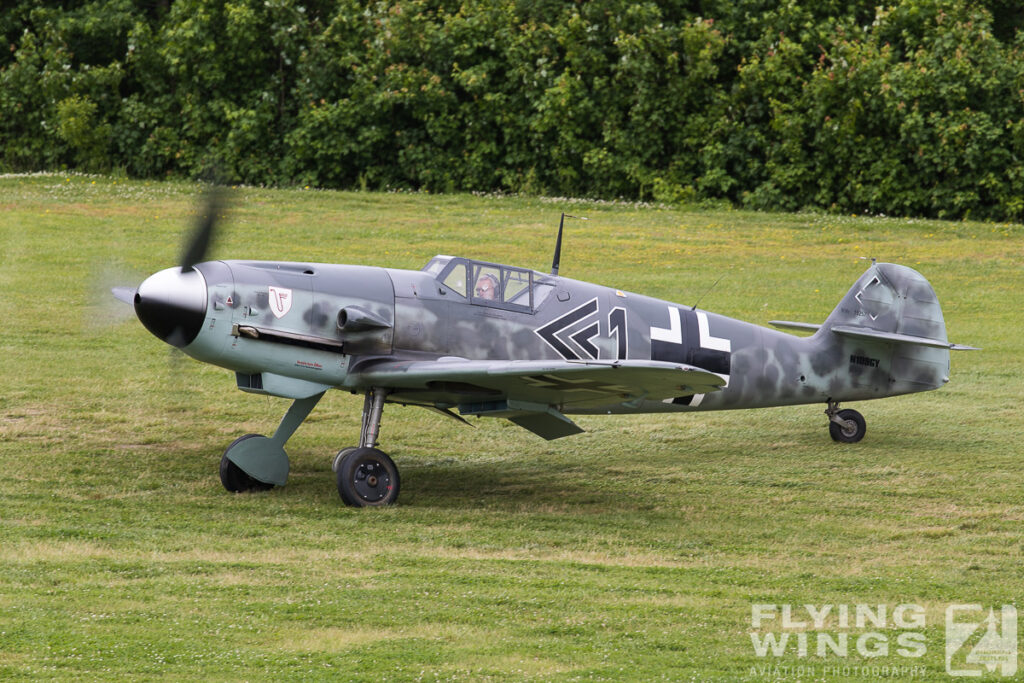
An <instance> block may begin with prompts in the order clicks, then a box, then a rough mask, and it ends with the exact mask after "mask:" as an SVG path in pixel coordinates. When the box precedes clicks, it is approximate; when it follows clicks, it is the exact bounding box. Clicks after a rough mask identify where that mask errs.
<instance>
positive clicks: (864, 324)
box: [114, 206, 970, 506]
mask: <svg viewBox="0 0 1024 683" xmlns="http://www.w3.org/2000/svg"><path fill="white" fill-rule="evenodd" d="M216 211H217V209H216V206H210V207H208V211H207V214H208V215H207V216H206V218H205V219H204V222H202V223H201V224H200V226H199V228H198V229H197V230H196V233H195V236H194V237H193V239H192V241H191V243H190V244H188V245H187V248H186V249H185V253H184V256H183V258H182V262H181V265H180V266H175V267H173V268H168V269H166V270H162V271H160V272H158V273H156V274H155V275H152V276H150V277H149V278H148V279H146V280H145V281H144V282H143V283H142V284H141V285H139V287H138V288H137V289H127V288H115V290H114V294H115V295H116V296H117V297H118V298H119V299H121V300H123V301H125V302H127V303H130V304H131V305H132V306H133V307H134V310H135V313H136V315H137V316H138V318H139V320H140V321H141V322H142V324H143V325H145V327H146V328H147V329H148V330H149V331H150V332H152V333H153V334H154V335H155V336H157V337H159V338H160V339H162V340H163V341H165V342H167V343H168V344H171V345H173V346H175V347H178V348H180V349H181V350H182V351H184V352H185V353H186V354H188V355H189V356H191V357H193V358H195V359H197V360H200V361H203V362H206V363H213V364H214V365H218V366H221V367H224V368H227V369H229V370H232V371H234V373H235V378H236V381H237V385H238V388H239V389H241V390H242V391H247V392H250V393H255V394H268V395H271V396H280V397H283V398H289V399H292V400H293V401H294V402H293V403H292V404H291V407H290V408H289V409H288V411H287V413H286V414H285V416H284V418H283V419H282V420H281V423H280V426H278V428H277V430H276V431H275V432H274V434H273V436H270V437H266V436H260V435H256V434H247V435H245V436H242V437H240V438H238V439H236V440H235V441H234V443H232V444H231V445H230V446H228V448H227V450H226V451H225V453H224V456H223V458H222V459H221V464H220V477H221V481H222V483H223V484H224V487H225V488H226V489H228V490H229V491H235V492H241V491H250V490H265V489H269V488H272V487H273V486H281V485H283V484H285V482H286V481H287V478H288V470H289V462H288V455H287V454H286V453H285V450H284V446H285V443H286V442H287V441H288V439H289V438H290V437H291V436H292V434H293V433H294V432H295V430H296V429H297V428H298V427H299V425H300V424H301V423H302V421H303V420H304V419H305V418H306V417H307V416H308V415H309V413H310V411H312V410H313V408H314V406H316V404H317V402H318V401H319V400H320V398H321V397H322V396H323V395H324V393H325V392H326V391H327V390H328V389H332V388H333V389H342V390H345V391H350V392H352V393H359V394H362V395H364V396H365V402H364V407H363V415H362V430H361V433H360V436H359V443H358V444H357V445H355V446H354V447H350V448H345V449H343V450H341V451H340V452H339V453H338V454H337V456H336V457H335V459H334V471H335V472H336V477H337V487H338V493H339V494H340V495H341V499H342V500H343V501H344V502H345V503H346V504H348V505H352V506H376V505H388V504H391V503H394V502H395V501H396V499H397V498H398V493H399V474H398V468H397V467H396V466H395V463H394V462H393V461H392V459H391V458H390V457H388V455H387V454H385V453H384V452H382V451H381V450H379V449H378V448H377V442H378V437H379V434H380V423H381V414H382V413H383V410H384V405H385V404H386V403H398V404H402V405H414V406H422V407H424V408H429V409H431V410H433V411H437V412H440V413H442V414H445V415H448V416H451V417H453V418H455V419H458V420H463V421H464V419H463V418H462V417H461V416H464V415H477V416H482V417H499V418H505V419H507V420H510V421H511V422H513V423H515V424H517V425H519V426H520V427H523V428H524V429H527V430H529V431H531V432H533V433H534V434H536V435H538V436H540V437H542V438H545V439H558V438H561V437H563V436H570V435H572V434H577V433H579V432H581V431H582V430H581V429H580V428H579V427H578V426H577V425H576V423H575V422H573V421H572V420H571V419H570V418H569V417H568V415H571V414H628V413H669V412H680V413H685V412H691V411H704V410H729V409H739V408H764V407H768V406H784V405H796V404H810V403H821V404H824V405H825V406H826V410H825V413H826V414H827V415H828V420H829V422H828V427H829V433H830V434H831V436H832V438H833V439H834V440H836V441H843V442H856V441H859V440H860V439H861V438H862V437H863V436H864V432H865V423H864V418H863V417H862V416H861V415H860V413H858V412H857V411H854V410H840V408H839V404H840V402H843V401H859V400H865V399H875V398H883V397H887V396H895V395H898V394H909V393H913V392H918V391H928V390H931V389H938V388H939V387H941V386H942V385H944V384H945V383H946V382H948V381H949V356H950V354H949V352H950V350H951V349H961V348H970V347H962V346H958V345H955V344H950V343H949V342H948V341H947V339H946V328H945V323H944V321H943V318H942V311H941V310H940V308H939V302H938V300H937V299H936V296H935V292H934V291H933V290H932V287H931V286H930V285H929V284H928V281H927V280H925V278H924V277H922V276H921V275H920V274H919V273H917V272H916V271H914V270H912V269H910V268H907V267H905V266H900V265H895V264H890V263H874V262H872V264H871V266H870V267H869V268H868V269H867V271H866V272H865V273H864V274H863V275H862V276H861V277H860V278H859V279H858V280H857V282H856V283H855V284H854V285H853V287H852V288H851V289H850V291H849V292H848V293H847V294H846V296H844V297H843V298H842V300H841V301H840V302H839V305H838V306H836V308H835V310H834V311H833V312H832V314H831V315H829V316H828V318H827V319H826V320H825V322H823V323H822V324H820V325H810V324H806V323H794V322H779V321H777V322H774V323H773V324H774V325H776V326H778V327H783V328H795V329H799V330H806V331H812V332H813V335H811V336H809V337H798V336H794V335H791V334H788V333H785V332H779V331H775V330H771V329H768V328H764V327H759V326H757V325H752V324H749V323H745V322H741V321H739V320H734V319H732V318H728V317H725V316H721V315H716V314H714V313H711V312H708V311H704V310H701V309H699V308H697V307H696V306H684V305H680V304H677V303H673V302H671V301H662V300H660V299H655V298H652V297H648V296H643V295H641V294H633V293H631V292H626V291H623V290H619V289H614V288H610V287H605V286H602V285H596V284H591V283H588V282H580V281H577V280H571V279H569V278H565V277H561V276H559V275H558V261H559V252H560V248H561V239H562V225H561V224H560V225H559V230H558V241H557V243H556V248H555V261H554V264H553V267H552V272H550V273H541V272H537V271H534V270H531V269H529V268H521V267H517V266H511V265H505V264H500V263H492V262H486V261H478V260H474V259H467V258H459V257H455V256H436V257H434V258H433V259H432V260H431V261H430V262H429V263H428V264H427V265H426V266H425V267H424V268H423V269H422V270H398V269H394V268H380V267H370V266H353V265H334V264H324V263H289V262H277V261H203V258H204V254H205V252H206V250H207V246H208V244H209V240H210V235H211V233H212V230H213V223H214V217H215V215H216ZM563 220H564V215H563Z"/></svg>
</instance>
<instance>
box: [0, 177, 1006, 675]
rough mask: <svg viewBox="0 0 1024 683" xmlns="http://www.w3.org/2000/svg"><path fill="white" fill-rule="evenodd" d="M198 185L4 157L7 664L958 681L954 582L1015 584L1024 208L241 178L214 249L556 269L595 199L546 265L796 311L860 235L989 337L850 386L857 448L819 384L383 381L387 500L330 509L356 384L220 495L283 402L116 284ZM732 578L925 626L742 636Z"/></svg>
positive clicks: (174, 255) (763, 313) (172, 254)
mask: <svg viewBox="0 0 1024 683" xmlns="http://www.w3.org/2000/svg"><path fill="white" fill-rule="evenodd" d="M197 192H198V190H197V188H196V187H195V186H193V185H190V184H176V183H143V182H134V181H126V180H124V179H112V178H93V177H86V176H63V175H52V176H38V177H30V178H24V177H22V178H0V320H3V330H2V334H0V353H2V357H3V362H2V365H0V387H2V391H0V677H2V678H21V679H83V678H84V679H114V678H124V677H129V676H134V677H138V678H145V679H156V680H160V679H180V678H191V679H200V678H201V679H209V680H243V679H249V680H267V679H274V680H289V679H292V680H299V679H303V680H304V679H308V678H325V679H328V678H333V679H343V680H366V681H371V680H385V679H386V680H448V679H458V680H486V679H500V680H530V679H535V680H578V679H587V680H589V679H596V680H657V679H667V680H742V679H747V680H779V679H786V680H789V679H791V678H795V677H797V674H796V673H794V671H792V670H790V671H789V672H787V671H786V670H781V673H779V672H778V671H777V672H776V674H775V675H767V676H766V675H765V674H764V673H763V671H761V670H758V669H756V667H763V666H764V665H765V664H771V665H780V666H798V665H803V666H816V667H817V674H815V675H812V676H801V678H805V679H806V678H826V679H827V680H846V679H851V680H862V677H861V676H860V675H859V674H856V673H852V674H850V673H848V674H847V675H843V674H838V675H834V676H833V675H826V674H825V673H823V669H822V667H823V666H824V665H840V666H841V665H865V664H866V665H876V666H877V665H889V666H908V665H912V666H919V667H923V672H924V676H923V678H924V679H927V680H948V676H947V675H946V673H945V668H944V661H943V642H944V641H943V630H944V623H943V615H944V610H945V608H946V607H947V606H948V605H949V604H951V603H971V602H978V603H982V604H984V605H992V606H996V607H998V606H1000V605H1002V604H1004V603H1005V604H1016V605H1018V607H1019V606H1020V604H1019V603H1020V600H1019V598H1020V597H1021V585H1022V579H1024V569H1022V567H1021V563H1020V557H1021V556H1022V553H1024V536H1022V534H1021V531H1020V529H1021V522H1022V521H1024V496H1022V484H1024V475H1022V474H1021V466H1020V465H1021V463H1020V458H1021V446H1020V444H1021V443H1022V441H1024V429H1022V420H1021V417H1020V415H1021V410H1022V408H1024V389H1022V383H1021V378H1022V371H1024V354H1022V351H1024V342H1022V340H1021V308H1020V304H1019V301H1018V297H1019V293H1020V292H1021V291H1022V289H1024V271H1022V267H1021V263H1022V262H1024V260H1022V257H1024V246H1022V244H1024V243H1022V234H1024V233H1022V229H1021V226H1018V225H1004V224H985V223H941V222H929V221H915V220H901V219H889V218H878V217H854V216H830V215H817V214H799V215H773V214H757V213H741V212H731V211H720V210H698V209H693V210H675V209H667V208H663V207H648V206H631V205H612V204H596V203H583V204H579V203H574V202H570V201H568V200H561V201H559V200H545V199H522V198H502V197H472V196H431V195H408V194H360V193H335V192H318V191H304V190H257V189H248V188H247V189H239V190H237V191H236V192H235V194H234V201H233V205H232V206H231V208H230V210H229V211H228V212H227V213H226V215H225V218H224V226H223V227H224V230H223V232H222V234H221V235H220V238H219V241H218V242H217V244H216V245H215V247H214V249H215V255H217V256H221V257H225V258H228V257H231V258H264V259H291V260H309V261H322V262H342V263H365V264H380V265H388V266H393V267H406V268H419V267H421V266H422V265H423V264H424V263H426V261H427V260H429V258H430V257H431V256H433V255H434V254H436V253H449V254H452V253H454V254H460V255H465V256H471V257H479V258H486V259H489V260H496V261H503V262H510V263H515V264H518V265H524V266H530V267H534V268H537V269H540V270H546V269H547V268H548V267H549V265H548V264H549V263H550V257H551V247H552V243H553V237H554V231H555V228H556V226H557V219H558V214H559V212H560V211H562V210H567V211H570V212H571V213H577V214H582V215H585V216H587V217H589V218H590V221H589V222H587V223H578V222H576V223H571V224H568V226H567V228H568V229H567V236H566V241H565V248H564V251H563V259H562V271H561V272H562V274H563V275H567V276H569V277H574V278H578V279H583V280H590V281H597V282H601V283H604V284H608V285H611V286H615V287H618V288H621V289H625V290H631V291H637V292H642V293H645V294H651V295H654V296H659V297H663V298H667V299H671V300H675V301H679V302H682V303H692V302H693V301H695V300H696V299H697V298H698V297H701V296H702V297H703V299H702V302H701V305H702V307H705V308H708V309H711V310H714V311H716V312H720V313H724V314H727V315H732V316H735V317H739V318H743V319H746V320H750V321H753V322H757V323H765V322H767V321H768V320H770V319H773V318H782V319H791V320H806V321H810V322H817V321H820V320H822V319H823V318H824V317H825V315H827V313H828V312H829V311H830V310H831V308H832V307H833V306H834V305H835V303H836V302H837V301H838V299H839V298H840V297H841V296H842V294H843V293H845V291H846V290H847V289H848V287H849V286H850V285H851V284H852V283H853V281H854V280H855V279H856V278H857V276H858V275H859V274H860V273H861V272H862V271H863V269H864V267H865V266H866V263H865V262H864V261H861V260H860V258H861V257H877V258H879V259H880V260H888V261H896V262H901V263H904V264H906V265H910V266H912V267H915V268H917V269H918V270H920V271H921V272H922V273H923V274H924V275H925V276H926V277H928V278H929V279H930V280H931V282H932V284H933V285H934V286H935V289H936V291H937V293H938V295H939V298H940V300H941V301H942V303H943V308H944V312H945V315H946V319H947V326H948V328H949V333H950V338H951V339H952V340H954V341H958V342H963V343H969V344H974V345H977V346H981V347H984V351H982V352H978V353H971V354H957V355H956V356H955V357H954V359H953V363H954V365H953V373H952V378H953V379H952V382H951V383H950V385H949V386H947V387H945V388H944V389H942V390H940V391H937V392H932V393H929V394H923V395H918V396H910V397H902V398H896V399H890V400H887V401H877V402H871V403H864V404H861V405H858V406H857V407H858V409H860V410H861V411H862V412H863V413H864V414H865V416H866V418H867V420H868V436H867V437H866V438H865V440H864V441H863V442H862V443H860V444H858V445H855V446H840V445H837V444H834V443H832V442H831V441H830V440H829V439H828V436H827V432H826V428H825V421H824V417H823V416H822V414H821V409H822V407H820V406H806V407H797V408H786V409H772V410H764V411H745V412H735V413H709V414H693V415H678V416H633V417H607V418H602V417H581V418H579V422H580V424H581V425H582V426H583V427H584V428H586V429H587V430H588V431H587V433H586V434H582V435H579V436H576V437H572V438H569V439H564V440H560V441H555V442H544V441H541V440H539V439H537V438H536V437H534V436H532V435H530V434H529V433H527V432H525V431H522V430H520V429H518V428H516V427H514V426H512V425H510V424H508V423H505V422H498V421H486V420H485V421H479V422H478V423H476V424H477V426H476V428H475V429H469V428H466V427H464V426H461V425H458V424H456V423H454V422H451V421H446V420H443V419H441V418H440V417H438V416H435V415H432V414H429V413H427V412H419V411H416V410H414V409H411V408H405V409H403V408H397V407H395V408H389V409H388V410H387V411H386V413H385V419H384V425H383V429H384V432H383V442H382V443H383V447H384V448H385V450H387V451H389V452H390V453H391V454H392V455H393V457H394V458H395V459H396V461H397V462H398V465H399V467H400V468H401V469H402V474H403V492H402V496H401V504H400V505H399V506H397V507H395V508H392V509H388V510H352V509H349V508H346V507H344V506H343V505H341V503H340V501H339V499H338V496H337V492H336V489H335V486H334V480H333V476H332V473H331V471H330V461H331V456H332V455H333V453H334V452H335V451H336V450H337V449H338V448H340V447H342V446H346V445H350V444H352V443H353V442H354V441H355V439H356V437H357V435H358V418H359V410H360V407H361V400H360V399H359V398H358V397H353V396H350V395H347V394H340V393H337V392H334V393H332V394H330V395H328V397H326V398H325V400H324V401H322V402H321V404H320V406H318V407H317V409H316V411H315V412H314V413H313V415H312V416H311V418H310V419H309V420H308V421H307V423H306V424H304V425H303V427H302V428H301V429H300V430H299V431H298V432H297V433H296V435H295V436H294V437H293V439H292V440H291V441H290V443H289V452H290V454H291V456H292V475H291V479H290V482H289V484H288V486H286V487H284V488H281V489H277V490H274V491H272V492H269V493H265V494H257V495H239V496H232V495H229V494H227V493H226V492H225V491H224V490H223V489H222V488H221V486H220V483H219V481H218V479H217V475H216V471H217V463H218V462H219V459H220V455H221V452H222V450H223V448H224V447H225V446H226V445H227V444H228V443H230V441H231V440H232V439H234V438H235V437H236V436H238V435H240V434H244V433H246V432H263V433H266V432H269V431H272V430H273V429H274V427H275V426H276V424H277V421H278V420H279V419H280V416H281V415H282V414H283V412H284V410H285V409H286V406H287V403H286V402H285V401H282V400H277V399H268V398H263V397H255V396H251V395H247V394H242V393H241V392H238V391H237V390H235V389H234V386H233V377H231V376H230V374H228V373H227V372H225V371H223V370H219V369H217V368H212V367H207V366H202V365H200V364H198V363H195V362H193V361H190V360H187V359H180V358H176V357H174V356H173V355H171V354H169V353H168V352H167V350H166V348H165V347H164V346H163V345H161V344H160V343H159V342H158V341H157V340H155V339H153V338H152V337H151V336H149V335H148V333H147V332H146V331H145V330H144V329H142V327H141V326H140V325H139V324H138V323H137V322H136V321H134V319H133V318H132V317H130V315H128V314H127V313H128V312H127V311H126V310H125V308H124V307H122V306H119V305H118V304H117V303H116V302H113V300H112V299H111V298H110V297H109V296H108V295H107V294H106V293H105V292H106V288H107V287H108V286H109V285H111V284H129V285H132V284H136V283H137V282H138V281H139V280H141V278H142V277H144V276H145V275H146V274H148V273H150V272H153V271H156V270H158V269H160V268H163V267H166V266H167V265H171V264H173V263H175V262H176V260H177V259H178V256H179V250H180V245H181V240H182V235H183V233H184V231H185V230H186V229H187V227H188V225H189V222H190V220H191V219H190V216H191V214H192V211H193V210H194V207H195V202H196V195H197ZM723 272H724V273H725V277H724V279H723V280H722V281H721V283H720V284H719V285H718V286H717V287H715V288H714V289H712V290H711V291H710V292H709V291H707V290H708V288H709V287H710V286H711V284H712V283H713V282H714V281H715V280H716V279H717V278H718V277H719V275H721V274H722V273H723ZM754 603H770V604H778V605H782V604H793V605H796V606H799V605H803V604H813V605H824V604H835V605H839V604H846V605H856V604H868V605H878V604H884V605H887V606H889V609H890V610H891V609H892V608H893V607H895V606H896V605H898V604H901V603H913V604H917V605H921V606H922V607H924V608H925V610H926V615H927V620H926V626H925V627H924V628H923V629H920V630H921V631H922V632H923V633H924V634H925V636H926V644H927V652H926V654H925V655H924V656H923V657H921V658H919V659H908V658H905V657H901V656H899V655H896V654H895V653H894V652H890V653H889V654H888V655H887V656H884V657H880V658H870V657H864V656H861V655H858V653H856V652H854V651H853V648H852V647H851V653H850V655H849V656H847V657H845V658H837V657H831V658H824V659H822V658H816V657H815V656H814V652H813V640H812V646H811V649H812V652H811V656H809V657H806V658H800V657H797V656H796V653H795V650H793V648H790V651H789V653H788V654H787V655H786V656H784V657H781V658H775V657H767V658H761V657H758V656H756V655H755V653H754V649H753V647H752V644H751V638H750V632H751V630H752V629H751V609H752V605H753V604H754ZM832 626H833V630H831V631H829V633H832V634H834V633H836V632H837V629H836V628H835V625H834V624H833V625H832ZM850 632H851V633H853V634H854V637H856V636H857V635H859V634H860V633H862V632H863V630H856V629H853V630H851V631H850ZM898 633H899V631H898V630H893V628H892V624H891V623H890V624H889V628H888V629H886V630H883V634H884V635H887V636H889V637H891V638H892V641H893V644H892V648H893V650H895V636H896V634H898ZM811 635H814V634H813V633H812V634H811ZM919 678H920V677H919Z"/></svg>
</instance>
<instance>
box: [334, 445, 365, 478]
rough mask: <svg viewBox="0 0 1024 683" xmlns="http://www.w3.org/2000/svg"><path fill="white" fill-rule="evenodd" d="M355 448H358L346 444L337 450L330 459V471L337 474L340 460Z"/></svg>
mask: <svg viewBox="0 0 1024 683" xmlns="http://www.w3.org/2000/svg"><path fill="white" fill-rule="evenodd" d="M357 448H359V446H347V447H345V448H342V449H341V450H340V451H338V454H337V455H336V456H334V460H332V461H331V472H334V473H335V474H337V473H338V466H339V465H340V464H341V461H342V460H344V459H345V456H346V455H348V454H349V453H351V452H352V451H354V450H356V449H357Z"/></svg>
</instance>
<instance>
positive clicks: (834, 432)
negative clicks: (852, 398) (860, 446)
mask: <svg viewBox="0 0 1024 683" xmlns="http://www.w3.org/2000/svg"><path fill="white" fill-rule="evenodd" d="M825 414H826V415H828V420H829V421H828V433H829V436H831V437H832V440H833V441H839V442H841V443H857V442H858V441H860V440H861V439H863V438H864V433H865V432H866V431H867V423H866V422H864V416H863V415H861V414H860V413H858V412H857V411H856V410H849V409H847V410H839V402H838V401H829V402H828V407H827V408H825Z"/></svg>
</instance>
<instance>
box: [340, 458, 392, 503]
mask: <svg viewBox="0 0 1024 683" xmlns="http://www.w3.org/2000/svg"><path fill="white" fill-rule="evenodd" d="M336 479H337V483H338V495H340V496H341V500H342V501H343V502H344V503H345V505H350V506H352V507H379V506H383V505H393V504H394V502H395V501H396V500H398V490H399V484H400V482H399V478H398V467H396V466H395V462H394V460H392V459H391V458H389V457H388V454H387V453H384V452H383V451H379V450H377V449H376V448H355V449H353V450H352V451H351V452H350V453H349V454H348V455H346V456H344V457H343V458H342V459H341V462H340V463H338V473H337V477H336Z"/></svg>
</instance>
